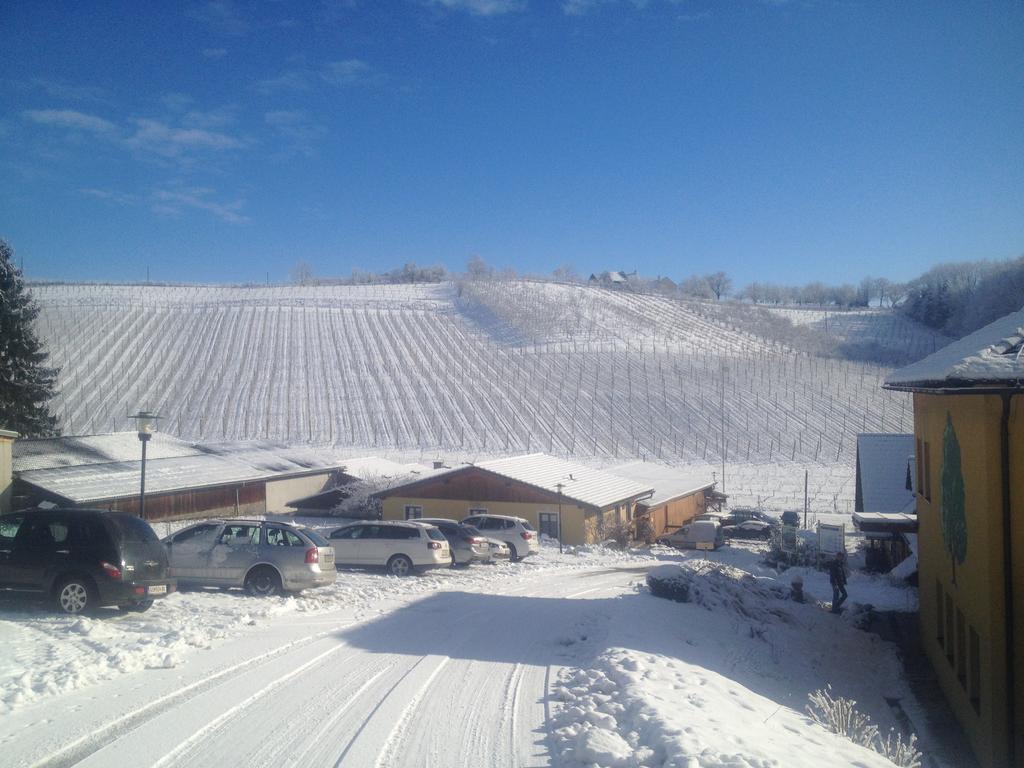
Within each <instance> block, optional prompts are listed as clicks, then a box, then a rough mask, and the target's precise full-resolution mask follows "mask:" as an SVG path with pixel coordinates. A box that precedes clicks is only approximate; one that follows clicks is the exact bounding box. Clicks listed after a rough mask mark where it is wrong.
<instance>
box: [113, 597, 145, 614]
mask: <svg viewBox="0 0 1024 768" xmlns="http://www.w3.org/2000/svg"><path fill="white" fill-rule="evenodd" d="M117 607H118V608H120V609H121V610H122V611H125V612H126V613H145V612H146V611H148V610H149V609H150V608H152V607H153V601H152V600H140V601H139V602H137V603H127V604H126V605H119V606H117Z"/></svg>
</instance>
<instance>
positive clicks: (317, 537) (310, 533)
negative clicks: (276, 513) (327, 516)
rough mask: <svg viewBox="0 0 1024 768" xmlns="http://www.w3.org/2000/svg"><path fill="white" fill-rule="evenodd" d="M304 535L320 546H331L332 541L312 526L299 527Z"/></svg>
mask: <svg viewBox="0 0 1024 768" xmlns="http://www.w3.org/2000/svg"><path fill="white" fill-rule="evenodd" d="M299 530H300V531H302V533H303V535H304V536H305V537H306V538H307V539H309V540H310V541H312V542H313V543H314V544H316V545H317V546H318V547H329V546H331V542H329V541H328V540H327V539H325V538H324V537H323V536H322V535H321V534H319V533H317V532H316V531H314V530H313V529H312V528H299Z"/></svg>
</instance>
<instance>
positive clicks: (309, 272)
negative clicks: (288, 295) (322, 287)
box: [291, 261, 313, 285]
mask: <svg viewBox="0 0 1024 768" xmlns="http://www.w3.org/2000/svg"><path fill="white" fill-rule="evenodd" d="M291 280H292V282H293V283H295V285H310V284H312V282H313V267H311V266H310V265H309V262H307V261H299V262H296V264H295V266H294V267H292V272H291Z"/></svg>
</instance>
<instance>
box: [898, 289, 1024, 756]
mask: <svg viewBox="0 0 1024 768" xmlns="http://www.w3.org/2000/svg"><path fill="white" fill-rule="evenodd" d="M885 387H886V388H888V389H894V390H901V391H905V392H911V393H913V397H914V454H915V463H914V483H913V485H914V489H915V496H916V507H917V526H918V574H919V589H920V621H921V643H922V646H923V650H924V653H925V654H926V656H927V657H928V660H929V661H930V662H931V665H932V666H933V667H934V669H935V673H936V676H937V678H938V681H939V684H940V686H941V688H942V691H943V693H944V695H945V697H946V699H947V700H948V701H949V704H950V706H951V708H952V709H953V711H954V712H955V714H956V717H957V719H958V720H959V721H960V723H961V724H962V725H963V728H964V731H965V732H966V734H967V736H968V739H969V740H970V743H971V746H972V748H973V750H974V752H975V754H976V755H977V757H978V760H979V762H980V763H981V764H982V765H983V766H985V768H1005V767H1006V766H1013V765H1021V764H1024V398H1022V394H1024V309H1022V310H1020V311H1018V312H1015V313H1012V314H1010V315H1007V316H1006V317H1003V318H1001V319H999V320H997V321H995V322H994V323H991V324H990V325H987V326H985V327H984V328H982V329H981V330H979V331H976V332H975V333H972V334H970V335H969V336H966V337H964V338H963V339H960V340H959V341H956V342H954V343H952V344H950V345H949V346H947V347H945V348H944V349H940V350H939V351H937V352H935V353H933V354H932V355H929V356H928V357H926V358H924V359H923V360H921V361H919V362H917V363H914V364H912V365H908V366H906V367H905V368H902V369H900V370H898V371H896V372H895V373H893V374H892V375H890V376H889V378H888V379H887V380H886V382H885Z"/></svg>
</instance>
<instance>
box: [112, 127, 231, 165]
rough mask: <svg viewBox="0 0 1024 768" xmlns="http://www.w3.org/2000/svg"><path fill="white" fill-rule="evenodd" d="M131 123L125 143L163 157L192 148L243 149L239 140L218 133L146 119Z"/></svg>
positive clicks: (173, 155) (172, 155) (175, 155)
mask: <svg viewBox="0 0 1024 768" xmlns="http://www.w3.org/2000/svg"><path fill="white" fill-rule="evenodd" d="M133 122H134V123H135V132H134V133H133V134H132V135H131V136H129V137H128V138H127V139H125V144H126V145H127V146H129V147H132V148H133V149H141V150H145V151H148V152H153V153H156V154H158V155H163V156H164V157H177V156H178V155H180V154H182V153H183V152H185V151H187V150H192V149H212V150H230V149H241V148H242V147H243V146H245V142H243V141H241V140H240V139H237V138H235V137H234V136H230V135H228V134H226V133H222V132H219V131H209V130H205V129H202V128H177V127H174V126H170V125H167V124H166V123H163V122H161V121H159V120H151V119H148V118H136V119H135V120H134V121H133Z"/></svg>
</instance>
